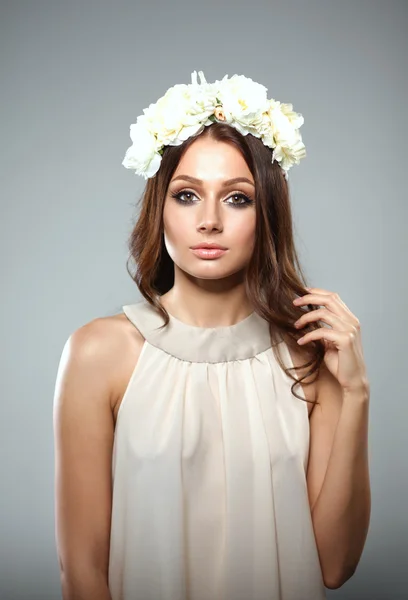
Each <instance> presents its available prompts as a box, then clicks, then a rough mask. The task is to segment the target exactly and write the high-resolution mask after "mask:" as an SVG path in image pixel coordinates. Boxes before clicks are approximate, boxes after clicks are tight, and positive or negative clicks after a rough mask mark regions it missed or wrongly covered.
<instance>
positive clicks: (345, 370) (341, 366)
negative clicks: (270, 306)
mask: <svg viewBox="0 0 408 600" xmlns="http://www.w3.org/2000/svg"><path fill="white" fill-rule="evenodd" d="M306 289H307V290H308V291H310V294H307V295H306V296H301V297H299V298H296V299H295V300H294V301H293V303H294V304H295V305H296V306H302V305H303V304H317V305H321V306H323V307H324V308H319V309H318V310H312V311H309V312H307V313H305V314H304V315H302V316H301V317H300V319H298V321H296V323H295V326H296V328H300V327H303V326H304V325H306V323H311V322H312V321H323V322H325V323H327V324H328V325H331V327H332V329H330V328H328V327H320V328H319V329H316V330H314V331H310V332H308V333H306V334H305V335H304V336H303V338H301V340H302V342H300V340H298V342H300V344H301V345H302V344H306V343H308V342H310V341H312V340H317V339H321V340H322V341H323V343H324V346H325V348H326V352H325V355H324V362H325V364H326V366H327V368H328V370H329V371H330V373H332V375H334V376H335V377H336V379H337V380H338V382H339V383H340V385H341V387H342V388H343V390H344V391H361V390H366V389H367V388H368V385H369V384H368V378H367V371H366V365H365V362H364V358H363V347H362V343H361V328H360V321H359V320H358V319H357V317H356V316H355V315H354V314H353V313H352V312H351V311H350V310H349V309H348V307H347V306H346V305H345V304H344V302H343V301H342V300H341V298H340V297H339V295H338V294H336V293H334V292H329V291H327V290H323V289H320V288H306Z"/></svg>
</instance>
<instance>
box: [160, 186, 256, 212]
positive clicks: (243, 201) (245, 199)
mask: <svg viewBox="0 0 408 600" xmlns="http://www.w3.org/2000/svg"><path fill="white" fill-rule="evenodd" d="M171 196H172V198H174V199H175V200H176V201H177V202H179V203H180V204H192V203H193V202H192V200H189V199H188V200H183V199H182V196H190V197H191V196H195V194H194V192H190V191H187V190H182V191H181V192H178V193H172V194H171ZM231 198H234V199H235V198H238V199H239V200H240V201H238V202H227V204H231V205H232V206H234V207H235V206H236V207H238V208H240V207H241V206H248V205H249V204H253V200H252V199H251V198H249V197H248V196H246V195H245V194H242V193H236V194H232V195H231V196H229V197H228V198H227V200H230V199H231Z"/></svg>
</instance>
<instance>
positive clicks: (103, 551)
mask: <svg viewBox="0 0 408 600" xmlns="http://www.w3.org/2000/svg"><path fill="white" fill-rule="evenodd" d="M107 331H109V326H108V324H107V322H106V321H104V320H103V319H95V320H94V321H91V322H90V323H88V324H86V325H84V326H83V327H81V328H79V329H78V330H76V331H75V332H74V333H73V334H72V335H71V336H70V337H69V339H68V340H67V342H66V344H65V346H64V349H63V351H62V356H61V360H60V364H59V368H58V374H57V380H56V387H55V395H54V410H53V424H54V444H55V535H56V544H57V552H58V558H59V565H60V578H61V586H62V594H63V599H64V600H111V595H110V592H109V587H108V565H109V542H110V524H111V510H112V482H111V477H112V470H111V469H112V467H111V465H112V448H113V438H114V422H113V413H112V402H113V401H114V390H113V385H112V370H113V368H114V364H113V361H114V356H113V352H112V346H114V344H111V343H109V342H108V343H107V338H108V339H109V334H108V335H107Z"/></svg>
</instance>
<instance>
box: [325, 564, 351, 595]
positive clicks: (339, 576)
mask: <svg viewBox="0 0 408 600" xmlns="http://www.w3.org/2000/svg"><path fill="white" fill-rule="evenodd" d="M356 568H357V565H355V566H354V565H353V566H351V567H349V568H348V569H345V570H343V571H342V572H341V573H336V574H324V575H323V583H324V585H325V587H326V588H328V589H329V590H338V589H339V588H341V586H342V585H344V584H345V583H346V581H348V580H349V579H350V578H351V577H352V576H353V575H354V573H355V572H356Z"/></svg>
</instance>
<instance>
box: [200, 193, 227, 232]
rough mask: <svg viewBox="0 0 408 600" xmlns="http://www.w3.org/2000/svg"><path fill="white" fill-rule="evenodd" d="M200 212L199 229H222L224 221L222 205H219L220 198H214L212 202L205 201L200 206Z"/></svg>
mask: <svg viewBox="0 0 408 600" xmlns="http://www.w3.org/2000/svg"><path fill="white" fill-rule="evenodd" d="M200 209H201V210H200V211H198V214H199V217H198V219H199V225H198V227H197V228H198V230H199V231H203V230H205V231H211V230H213V229H217V230H221V229H222V222H221V207H220V205H219V202H218V200H215V199H214V200H213V201H212V202H203V203H202V204H201V206H200Z"/></svg>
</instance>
